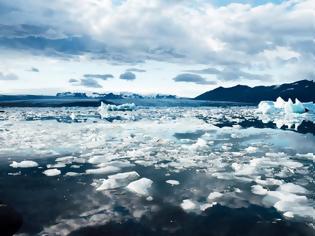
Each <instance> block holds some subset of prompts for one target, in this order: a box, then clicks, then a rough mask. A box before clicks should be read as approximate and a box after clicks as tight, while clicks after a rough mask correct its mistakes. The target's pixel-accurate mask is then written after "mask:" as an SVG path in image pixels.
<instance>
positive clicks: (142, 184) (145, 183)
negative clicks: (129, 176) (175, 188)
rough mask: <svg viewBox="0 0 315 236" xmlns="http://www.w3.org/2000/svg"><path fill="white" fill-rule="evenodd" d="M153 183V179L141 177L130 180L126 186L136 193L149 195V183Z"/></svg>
mask: <svg viewBox="0 0 315 236" xmlns="http://www.w3.org/2000/svg"><path fill="white" fill-rule="evenodd" d="M152 184H153V181H152V180H150V179H147V178H142V179H139V180H136V181H133V182H131V183H130V184H128V186H127V187H126V188H127V189H128V190H129V191H131V192H134V193H137V194H139V195H143V196H148V195H149V189H150V188H151V185H152Z"/></svg>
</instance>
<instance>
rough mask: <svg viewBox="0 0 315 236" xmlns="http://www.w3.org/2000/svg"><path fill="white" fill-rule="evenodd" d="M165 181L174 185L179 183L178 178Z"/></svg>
mask: <svg viewBox="0 0 315 236" xmlns="http://www.w3.org/2000/svg"><path fill="white" fill-rule="evenodd" d="M165 182H166V183H168V184H170V185H172V186H174V185H179V181H177V180H172V179H170V180H166V181H165Z"/></svg>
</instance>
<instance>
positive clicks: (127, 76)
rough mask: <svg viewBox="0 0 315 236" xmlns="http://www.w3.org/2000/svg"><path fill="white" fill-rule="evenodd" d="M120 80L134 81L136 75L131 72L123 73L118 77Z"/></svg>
mask: <svg viewBox="0 0 315 236" xmlns="http://www.w3.org/2000/svg"><path fill="white" fill-rule="evenodd" d="M119 78H120V79H123V80H130V81H131V80H135V79H136V75H135V74H134V73H132V72H125V73H123V74H121V75H120V76H119Z"/></svg>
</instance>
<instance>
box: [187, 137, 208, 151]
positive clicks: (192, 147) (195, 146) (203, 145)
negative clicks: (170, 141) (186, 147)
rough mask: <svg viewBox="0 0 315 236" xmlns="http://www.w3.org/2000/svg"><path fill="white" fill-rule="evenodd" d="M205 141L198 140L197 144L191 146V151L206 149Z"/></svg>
mask: <svg viewBox="0 0 315 236" xmlns="http://www.w3.org/2000/svg"><path fill="white" fill-rule="evenodd" d="M207 146H208V145H207V141H205V140H204V139H202V138H198V140H197V142H196V143H194V144H193V145H191V149H202V148H205V147H207Z"/></svg>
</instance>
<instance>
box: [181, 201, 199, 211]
mask: <svg viewBox="0 0 315 236" xmlns="http://www.w3.org/2000/svg"><path fill="white" fill-rule="evenodd" d="M180 206H181V208H183V210H185V211H191V210H194V209H195V208H196V207H197V205H196V203H194V202H193V201H192V200H190V199H185V200H183V202H182V203H181V204H180Z"/></svg>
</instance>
